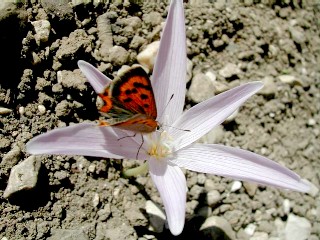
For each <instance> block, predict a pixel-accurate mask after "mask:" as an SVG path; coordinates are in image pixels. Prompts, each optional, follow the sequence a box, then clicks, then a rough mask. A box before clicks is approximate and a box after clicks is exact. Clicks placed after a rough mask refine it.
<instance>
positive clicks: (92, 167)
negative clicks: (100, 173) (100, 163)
mask: <svg viewBox="0 0 320 240" xmlns="http://www.w3.org/2000/svg"><path fill="white" fill-rule="evenodd" d="M95 170H96V165H95V164H93V163H91V164H90V165H89V167H88V171H89V172H91V173H94V171H95Z"/></svg>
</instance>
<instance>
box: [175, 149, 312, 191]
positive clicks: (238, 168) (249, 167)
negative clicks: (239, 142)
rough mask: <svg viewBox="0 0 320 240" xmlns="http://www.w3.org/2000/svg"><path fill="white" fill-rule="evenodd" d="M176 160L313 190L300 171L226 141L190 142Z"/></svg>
mask: <svg viewBox="0 0 320 240" xmlns="http://www.w3.org/2000/svg"><path fill="white" fill-rule="evenodd" d="M172 162H173V163H174V164H177V165H178V166H179V167H184V168H186V169H189V170H192V171H197V172H202V173H210V174H215V175H219V176H223V177H230V178H233V179H238V180H243V181H249V182H256V183H258V184H261V185H269V186H274V187H280V188H285V189H291V190H295V191H300V192H307V191H308V190H309V185H307V184H306V183H305V182H304V181H303V180H301V178H300V177H299V176H298V175H297V174H295V173H294V172H292V171H290V170H289V169H287V168H285V167H283V166H281V165H280V164H278V163H276V162H274V161H271V160H270V159H268V158H266V157H263V156H260V155H258V154H255V153H252V152H249V151H246V150H242V149H237V148H232V147H226V146H223V145H216V144H194V145H190V146H188V147H186V148H183V149H180V150H179V151H178V152H177V153H176V159H174V160H172Z"/></svg>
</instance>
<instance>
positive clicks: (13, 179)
mask: <svg viewBox="0 0 320 240" xmlns="http://www.w3.org/2000/svg"><path fill="white" fill-rule="evenodd" d="M40 166H41V161H40V160H39V159H37V158H36V157H35V156H30V157H28V158H27V159H26V160H24V161H22V162H21V163H19V164H18V165H16V166H14V167H13V168H12V169H11V172H10V176H9V180H8V185H7V187H6V189H5V191H4V193H3V197H4V198H10V197H11V196H12V195H13V194H15V193H17V192H19V191H28V190H32V189H34V188H35V187H36V184H37V181H38V174H39V170H40Z"/></svg>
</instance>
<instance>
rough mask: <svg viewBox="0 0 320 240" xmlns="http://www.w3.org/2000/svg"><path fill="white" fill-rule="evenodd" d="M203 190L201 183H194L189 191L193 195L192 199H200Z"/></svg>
mask: <svg viewBox="0 0 320 240" xmlns="http://www.w3.org/2000/svg"><path fill="white" fill-rule="evenodd" d="M202 192H203V187H200V186H199V185H194V186H192V188H191V189H190V191H189V192H188V193H189V195H190V196H191V199H195V200H196V199H198V198H199V196H200V194H201V193H202Z"/></svg>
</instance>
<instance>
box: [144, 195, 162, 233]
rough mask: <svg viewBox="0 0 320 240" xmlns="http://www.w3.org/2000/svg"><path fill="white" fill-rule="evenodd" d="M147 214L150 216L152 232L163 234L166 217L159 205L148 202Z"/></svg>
mask: <svg viewBox="0 0 320 240" xmlns="http://www.w3.org/2000/svg"><path fill="white" fill-rule="evenodd" d="M146 212H147V214H148V215H149V219H150V223H151V226H152V230H153V231H154V232H162V231H163V227H164V224H165V221H166V215H165V213H164V212H163V211H162V209H161V208H160V207H158V205H156V204H155V203H154V202H152V201H150V200H148V201H146Z"/></svg>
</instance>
